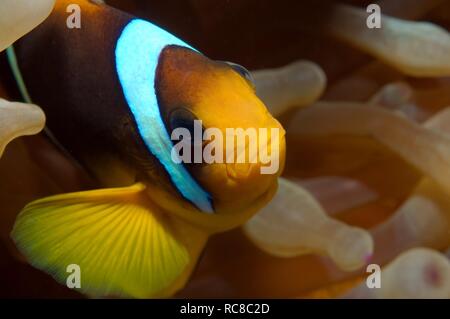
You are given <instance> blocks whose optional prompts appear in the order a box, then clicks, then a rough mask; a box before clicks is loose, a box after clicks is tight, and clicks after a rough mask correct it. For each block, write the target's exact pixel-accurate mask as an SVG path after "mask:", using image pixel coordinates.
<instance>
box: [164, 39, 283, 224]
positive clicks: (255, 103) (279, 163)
mask: <svg viewBox="0 0 450 319" xmlns="http://www.w3.org/2000/svg"><path fill="white" fill-rule="evenodd" d="M156 88H157V92H158V100H159V104H160V110H161V115H162V117H163V120H164V122H165V124H166V127H167V129H168V131H169V135H171V134H172V133H173V132H174V130H176V129H178V128H184V129H187V131H189V132H191V133H192V134H191V137H192V140H191V141H188V142H187V143H192V145H191V149H190V151H191V155H192V157H191V159H192V160H191V162H189V163H186V162H184V164H183V165H185V166H186V167H187V169H188V171H189V172H190V174H191V175H192V176H193V178H194V179H195V180H196V181H197V182H198V183H199V184H200V185H201V186H202V187H203V188H204V189H205V190H206V191H207V192H208V193H209V194H210V195H211V198H212V204H213V207H214V213H213V214H205V213H201V212H199V211H195V209H193V210H192V213H189V214H184V213H183V214H182V216H181V217H183V218H186V219H189V220H191V221H193V222H195V223H198V224H201V225H202V226H205V227H207V228H213V229H222V228H230V227H233V226H236V225H237V224H239V223H242V222H244V221H245V220H246V219H247V218H249V217H250V216H251V215H252V214H253V213H254V212H255V211H257V210H258V209H259V208H261V207H262V206H264V205H265V204H266V203H267V201H268V200H270V198H271V197H272V195H273V193H274V192H275V190H276V186H277V177H278V176H279V175H280V174H281V172H282V170H283V167H284V159H285V138H284V135H285V132H284V129H283V128H282V126H281V125H280V124H279V123H278V121H277V120H276V119H274V118H273V117H272V116H271V114H270V113H269V112H268V111H267V109H266V107H265V105H264V104H263V103H262V102H261V101H260V99H259V98H258V97H257V96H256V95H255V91H254V88H253V85H252V82H251V78H250V75H249V74H248V71H246V70H245V69H244V68H242V67H240V66H238V65H235V64H231V63H225V62H216V61H212V60H209V59H208V58H206V57H204V56H203V55H201V54H199V53H197V52H195V51H192V50H190V49H186V48H181V47H175V46H172V47H167V48H166V49H164V50H163V52H162V54H161V57H160V61H159V65H158V70H157V77H156ZM195 120H197V121H201V126H202V128H201V132H202V133H201V136H202V140H201V141H200V143H201V145H199V144H198V142H199V140H197V141H194V140H193V139H194V135H195V133H194V124H193V123H194V121H195ZM198 123H199V122H197V124H198ZM231 130H234V131H231ZM185 131H186V130H185ZM195 143H197V144H195ZM186 146H187V148H189V145H187V144H186ZM196 147H197V150H198V149H200V151H201V154H202V160H201V162H199V163H193V162H194V158H193V157H194V155H193V153H194V152H195V149H196ZM211 155H213V159H209V160H208V159H207V157H208V156H211ZM186 207H187V206H186Z"/></svg>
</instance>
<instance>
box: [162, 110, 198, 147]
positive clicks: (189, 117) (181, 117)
mask: <svg viewBox="0 0 450 319" xmlns="http://www.w3.org/2000/svg"><path fill="white" fill-rule="evenodd" d="M196 120H197V121H198V120H199V119H198V118H197V116H195V114H194V113H192V112H191V111H189V110H187V109H185V108H178V109H175V110H173V111H172V112H171V113H170V119H169V124H170V130H171V131H173V130H175V129H177V128H185V129H187V130H189V133H190V134H191V142H192V143H193V141H194V128H195V121H196ZM201 129H202V131H201V134H202V137H203V132H204V128H203V126H202V127H201Z"/></svg>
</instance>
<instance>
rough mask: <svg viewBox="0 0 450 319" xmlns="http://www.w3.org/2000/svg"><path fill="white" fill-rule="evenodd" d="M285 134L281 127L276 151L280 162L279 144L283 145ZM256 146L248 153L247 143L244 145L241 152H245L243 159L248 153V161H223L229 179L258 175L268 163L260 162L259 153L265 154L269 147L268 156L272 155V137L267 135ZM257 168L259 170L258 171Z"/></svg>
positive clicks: (239, 179) (243, 178) (238, 179)
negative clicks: (260, 144)
mask: <svg viewBox="0 0 450 319" xmlns="http://www.w3.org/2000/svg"><path fill="white" fill-rule="evenodd" d="M285 134H286V132H285V131H284V129H281V130H280V134H279V136H278V139H279V144H278V150H277V151H278V162H279V163H280V159H281V158H282V157H283V155H282V154H281V152H282V149H281V148H282V146H281V145H283V142H282V141H283V139H284V138H285ZM257 146H258V147H257V148H256V152H253V154H250V153H249V145H248V144H247V145H246V147H245V149H244V150H243V151H242V152H245V153H244V155H245V156H244V158H245V159H247V154H248V161H244V162H243V163H238V162H233V163H225V165H226V170H227V176H228V177H229V178H230V179H231V180H233V181H242V180H245V179H247V178H249V177H250V176H253V175H258V174H259V175H261V169H262V167H264V165H266V164H270V162H269V163H262V162H261V156H260V154H261V153H264V154H267V150H268V149H269V147H270V150H271V154H270V156H272V152H273V150H274V147H273V146H272V137H271V136H269V137H268V138H267V142H266V143H264V144H263V145H262V146H261V147H260V146H259V144H258V145H257ZM242 152H241V153H242ZM241 153H239V154H237V158H239V155H241ZM258 170H259V172H258Z"/></svg>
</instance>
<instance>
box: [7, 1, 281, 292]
mask: <svg viewBox="0 0 450 319" xmlns="http://www.w3.org/2000/svg"><path fill="white" fill-rule="evenodd" d="M73 3H75V4H78V5H79V6H80V7H81V10H82V19H83V20H82V27H81V28H80V29H73V30H72V29H68V28H67V26H66V19H67V13H66V7H67V5H69V4H73ZM13 50H14V51H9V53H10V63H11V65H12V68H13V70H14V73H15V76H16V80H17V81H18V83H19V86H20V87H21V90H22V92H23V95H24V96H27V97H29V99H30V100H32V101H33V103H36V104H38V105H40V106H41V107H42V108H43V110H44V112H45V114H46V117H47V129H48V131H49V132H50V133H51V135H52V137H53V138H54V139H55V140H56V141H57V143H58V144H59V145H62V146H63V148H64V150H65V151H67V153H68V154H69V155H70V156H71V157H73V158H74V159H75V160H76V161H77V162H78V163H80V165H81V166H82V167H83V168H84V169H85V170H86V171H87V172H88V173H89V174H90V175H91V176H92V177H94V178H95V180H96V181H98V184H99V185H100V186H101V187H102V188H101V189H94V190H86V191H80V192H75V193H68V194H61V195H54V196H51V197H47V198H43V199H38V200H36V201H34V202H31V203H29V204H28V205H26V206H25V208H24V209H23V210H22V211H21V212H20V214H19V215H18V217H17V219H16V222H15V225H14V228H13V230H12V232H11V237H12V239H13V240H14V242H15V244H16V245H17V247H18V248H19V250H20V251H21V252H22V254H23V255H24V256H25V257H26V258H27V260H28V261H29V262H30V263H31V264H32V265H33V266H34V267H36V268H38V269H41V270H43V271H45V272H47V273H49V274H51V275H52V276H53V277H54V278H55V279H56V280H57V281H58V282H60V283H62V284H66V280H67V278H68V275H69V273H68V272H67V267H68V266H69V265H73V264H75V265H78V266H79V267H80V270H81V278H80V279H81V281H80V283H81V287H79V290H80V291H81V292H83V293H85V294H87V295H90V296H122V297H137V298H151V297H166V296H170V295H173V294H174V293H175V292H176V291H178V290H179V289H181V288H182V287H183V286H184V285H185V283H186V282H187V280H188V278H189V276H190V274H191V273H192V271H193V269H194V267H195V265H196V263H197V261H198V258H199V255H200V254H201V252H202V250H203V248H204V246H205V243H206V241H207V238H208V236H210V235H211V234H214V233H217V232H223V231H226V230H229V229H232V228H235V227H238V226H240V225H241V224H243V223H244V222H245V221H246V220H248V219H249V218H250V217H251V216H252V215H253V214H255V213H256V212H258V210H259V209H261V208H262V207H263V206H265V205H266V204H267V203H268V202H269V201H270V200H271V198H272V197H273V195H274V193H275V192H276V189H277V178H278V176H279V175H280V174H281V171H282V169H283V165H284V156H285V139H284V130H283V128H282V126H281V125H280V124H279V122H278V121H277V120H275V119H274V118H273V117H272V116H271V114H270V113H269V112H268V110H267V109H266V107H265V105H264V104H263V103H262V102H261V101H260V100H259V99H258V97H257V96H256V94H255V89H254V86H253V84H252V83H251V76H250V74H249V72H248V71H247V70H246V69H245V68H243V67H241V66H239V65H236V64H233V63H226V62H221V61H213V60H210V59H209V58H207V57H206V56H204V55H203V54H201V53H200V52H199V51H197V50H196V49H194V48H193V47H191V46H190V45H188V44H187V43H185V42H183V41H182V40H180V39H179V38H177V37H175V36H174V35H172V34H170V33H168V32H167V31H165V30H163V29H161V28H160V27H158V26H156V25H154V24H153V23H151V22H149V21H146V20H142V19H139V18H136V17H133V16H131V15H129V14H127V13H124V12H121V11H119V10H116V9H114V8H111V7H108V6H106V5H95V4H92V3H90V2H88V1H74V0H70V1H65V0H63V1H57V3H56V6H55V8H54V11H53V12H52V14H51V15H50V17H49V18H48V19H47V20H46V21H45V22H44V23H43V24H41V25H40V26H39V27H37V28H36V29H35V30H34V31H32V32H31V33H29V34H28V35H26V36H25V37H23V38H22V39H21V40H19V41H18V42H16V43H15V44H14V49H13ZM194 120H201V121H202V125H203V126H204V127H205V128H208V127H214V128H218V129H219V130H220V131H223V133H224V135H225V130H226V128H244V129H246V128H256V129H259V128H267V129H271V128H277V129H279V130H280V132H281V133H280V135H279V143H277V145H278V147H277V148H273V149H271V151H272V152H278V154H279V163H280V169H279V170H278V172H277V173H275V174H261V170H260V168H261V166H262V163H261V162H256V163H250V164H249V163H226V162H225V163H200V164H199V163H192V164H190V163H176V162H174V161H173V160H172V159H171V149H172V147H173V141H172V140H171V133H172V132H173V130H175V129H176V128H180V127H182V128H186V129H188V130H191V129H192V122H193V121H194ZM224 147H225V146H224ZM267 147H269V148H270V146H269V145H268V146H267Z"/></svg>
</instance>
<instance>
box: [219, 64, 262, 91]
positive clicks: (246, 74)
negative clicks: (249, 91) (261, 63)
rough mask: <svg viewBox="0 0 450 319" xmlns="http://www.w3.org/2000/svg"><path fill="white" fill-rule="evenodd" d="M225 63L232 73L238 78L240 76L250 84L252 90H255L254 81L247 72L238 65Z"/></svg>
mask: <svg viewBox="0 0 450 319" xmlns="http://www.w3.org/2000/svg"><path fill="white" fill-rule="evenodd" d="M225 63H226V64H228V65H229V66H230V67H231V68H232V69H233V70H234V71H236V72H237V73H239V75H240V76H242V77H243V78H244V79H246V80H247V82H248V83H250V85H251V86H252V87H253V88H255V80H254V79H253V76H252V74H251V73H250V71H249V70H247V69H246V68H244V67H243V66H242V65H239V64H236V63H233V62H225Z"/></svg>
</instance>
